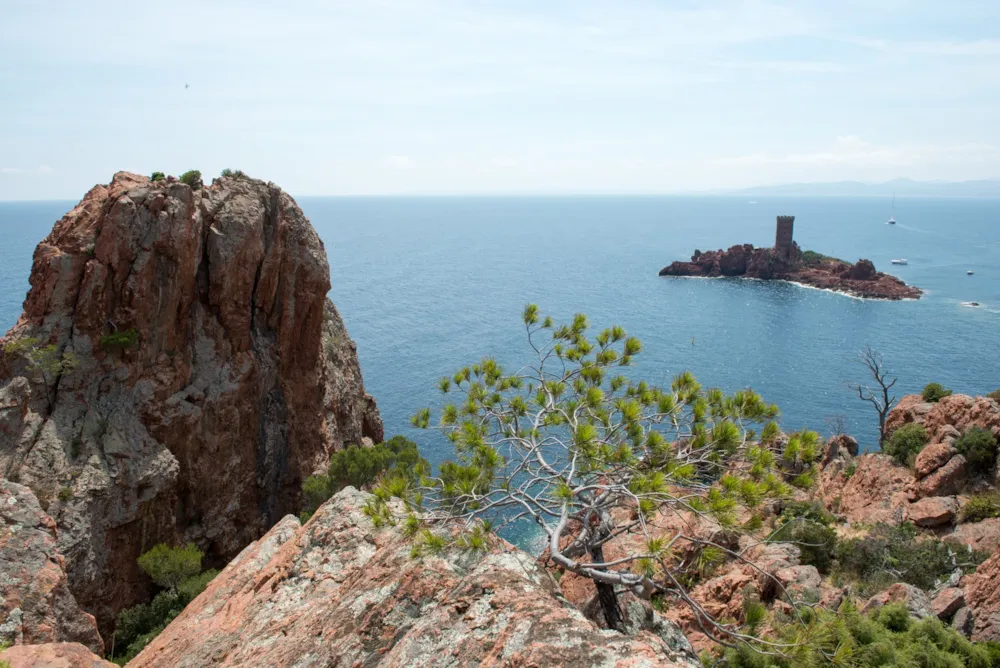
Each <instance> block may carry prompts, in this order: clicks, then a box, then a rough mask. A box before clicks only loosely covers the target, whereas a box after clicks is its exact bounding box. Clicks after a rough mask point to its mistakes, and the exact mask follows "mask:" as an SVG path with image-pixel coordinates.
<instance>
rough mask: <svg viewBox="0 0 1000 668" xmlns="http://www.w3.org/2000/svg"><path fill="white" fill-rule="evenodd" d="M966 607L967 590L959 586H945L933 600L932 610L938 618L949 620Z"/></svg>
mask: <svg viewBox="0 0 1000 668" xmlns="http://www.w3.org/2000/svg"><path fill="white" fill-rule="evenodd" d="M964 607H965V592H964V591H962V590H961V589H959V588H958V587H945V588H944V589H942V590H941V592H940V593H939V594H938V595H937V596H935V597H934V600H933V601H931V612H933V613H934V614H935V615H937V617H938V619H941V620H944V621H948V620H950V619H951V618H952V616H953V615H954V614H955V613H956V612H958V611H959V609H961V608H964Z"/></svg>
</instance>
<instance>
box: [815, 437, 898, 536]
mask: <svg viewBox="0 0 1000 668" xmlns="http://www.w3.org/2000/svg"><path fill="white" fill-rule="evenodd" d="M853 464H854V472H853V474H851V476H850V477H847V475H846V472H845V471H844V470H843V468H842V467H841V466H839V465H837V460H835V461H834V465H833V466H829V467H827V468H825V469H823V471H822V472H821V475H820V483H819V488H818V490H817V496H818V497H819V498H820V499H822V501H823V503H824V504H825V505H826V507H827V508H828V509H829V510H831V511H833V512H836V513H839V514H840V515H842V516H843V517H844V519H845V520H846V521H848V522H885V523H888V524H897V523H899V522H901V521H903V519H904V517H905V515H906V508H907V506H908V505H909V497H910V492H909V488H910V486H911V485H912V483H913V474H912V473H910V471H909V469H907V468H905V467H902V466H899V465H898V464H896V462H895V461H893V459H892V458H891V457H889V456H887V455H883V454H877V453H872V454H867V455H861V456H860V457H857V458H855V459H854V460H853Z"/></svg>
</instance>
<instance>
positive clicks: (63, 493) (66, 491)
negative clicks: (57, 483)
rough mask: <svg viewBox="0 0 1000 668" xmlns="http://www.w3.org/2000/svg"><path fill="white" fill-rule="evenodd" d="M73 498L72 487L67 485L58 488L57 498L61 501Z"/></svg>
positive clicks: (64, 501)
mask: <svg viewBox="0 0 1000 668" xmlns="http://www.w3.org/2000/svg"><path fill="white" fill-rule="evenodd" d="M72 499H73V488H72V487H69V486H63V487H62V488H60V489H59V500H60V501H62V502H63V503H66V502H67V501H70V500H72Z"/></svg>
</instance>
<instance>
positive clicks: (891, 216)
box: [885, 193, 896, 225]
mask: <svg viewBox="0 0 1000 668" xmlns="http://www.w3.org/2000/svg"><path fill="white" fill-rule="evenodd" d="M895 213H896V193H893V194H892V212H891V213H890V214H889V220H887V221H885V222H886V225H895V224H896V216H895Z"/></svg>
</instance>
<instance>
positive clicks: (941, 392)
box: [920, 383, 951, 403]
mask: <svg viewBox="0 0 1000 668" xmlns="http://www.w3.org/2000/svg"><path fill="white" fill-rule="evenodd" d="M920 396H921V397H923V399H924V401H929V402H931V403H937V402H938V401H941V400H942V399H944V398H945V397H950V396H951V390H949V389H946V388H945V386H944V385H942V384H941V383H927V384H926V385H924V391H923V392H921V393H920Z"/></svg>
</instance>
